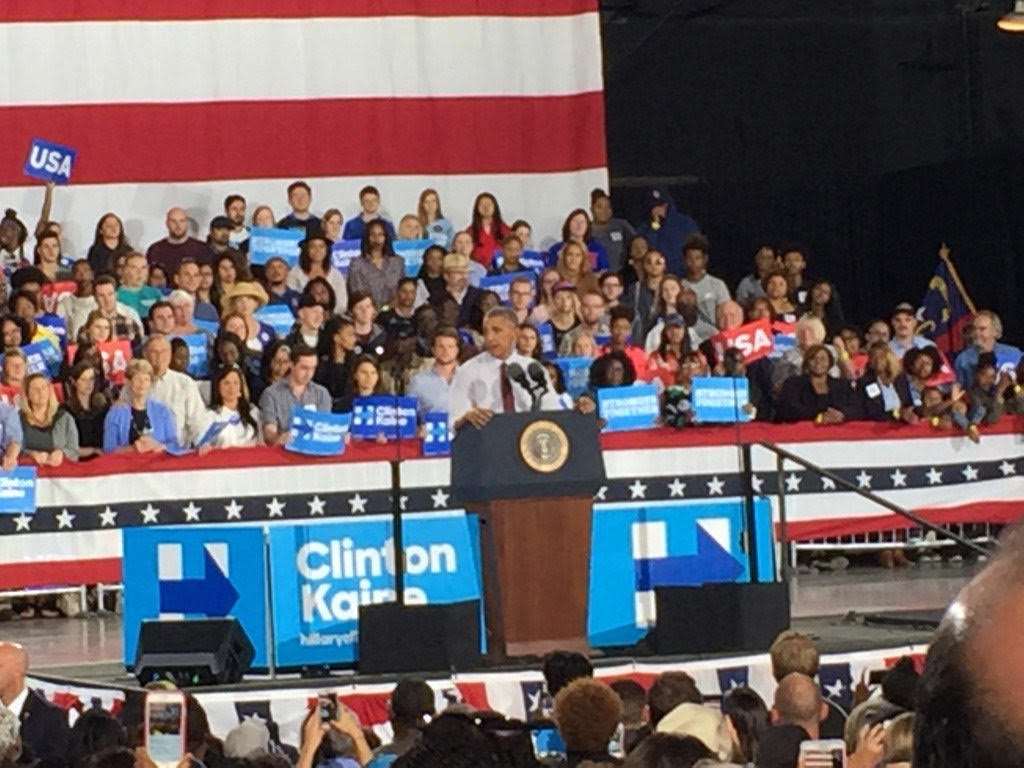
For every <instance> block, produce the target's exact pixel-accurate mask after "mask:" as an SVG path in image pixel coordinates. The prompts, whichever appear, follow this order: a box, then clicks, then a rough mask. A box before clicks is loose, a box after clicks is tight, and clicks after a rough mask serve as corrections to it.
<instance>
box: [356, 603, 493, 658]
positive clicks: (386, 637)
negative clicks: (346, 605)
mask: <svg viewBox="0 0 1024 768" xmlns="http://www.w3.org/2000/svg"><path fill="white" fill-rule="evenodd" d="M479 665H480V601H479V600H466V601H465V602H462V603H447V604H443V605H441V604H438V605H399V604H398V603H381V604H380V605H363V606H360V607H359V672H360V673H361V674H378V673H382V672H441V671H448V670H452V669H457V670H467V669H472V668H473V667H477V666H479Z"/></svg>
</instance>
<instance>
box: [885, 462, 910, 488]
mask: <svg viewBox="0 0 1024 768" xmlns="http://www.w3.org/2000/svg"><path fill="white" fill-rule="evenodd" d="M889 479H891V480H892V487H893V488H906V487H907V476H906V474H904V473H903V472H902V471H900V468H899V467H896V471H895V472H893V473H892V474H891V475H889Z"/></svg>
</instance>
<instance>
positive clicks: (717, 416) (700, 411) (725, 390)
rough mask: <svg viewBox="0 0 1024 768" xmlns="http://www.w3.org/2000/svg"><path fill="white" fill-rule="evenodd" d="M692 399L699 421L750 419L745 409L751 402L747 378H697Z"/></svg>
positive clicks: (725, 421)
mask: <svg viewBox="0 0 1024 768" xmlns="http://www.w3.org/2000/svg"><path fill="white" fill-rule="evenodd" d="M690 400H691V402H692V403H693V415H694V418H695V419H696V420H697V421H702V422H720V423H721V422H724V423H727V424H732V423H735V422H737V421H750V414H749V413H747V412H746V411H745V410H743V406H745V405H747V403H749V402H750V383H749V382H748V381H747V380H746V379H745V378H735V379H734V378H729V377H723V376H701V377H698V378H695V379H694V380H693V391H692V393H691V395H690Z"/></svg>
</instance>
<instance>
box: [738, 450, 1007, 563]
mask: <svg viewBox="0 0 1024 768" xmlns="http://www.w3.org/2000/svg"><path fill="white" fill-rule="evenodd" d="M757 445H759V446H761V447H762V448H764V449H766V450H769V451H771V452H772V453H774V454H775V455H776V456H779V457H781V458H782V459H785V460H786V461H792V462H793V463H794V464H799V465H800V466H802V467H803V468H804V469H809V470H811V471H812V472H815V473H817V474H818V475H820V476H821V477H827V478H828V479H829V480H831V481H832V482H833V483H835V484H836V485H839V486H842V487H843V488H845V489H846V490H848V491H852V492H853V493H856V494H857V495H859V496H863V497H864V498H865V499H867V500H868V501H873V502H874V503H875V504H878V505H879V506H881V507H885V508H886V509H888V510H889V511H890V512H895V513H896V514H897V515H900V516H901V517H905V518H907V519H908V520H910V521H911V522H912V523H914V524H915V525H916V526H918V527H919V528H924V529H925V530H928V531H934V532H935V533H936V534H940V535H942V536H945V537H947V538H949V539H952V540H953V541H955V542H956V543H957V544H960V545H961V546H964V547H967V548H968V549H970V550H972V551H974V552H977V553H978V554H979V555H986V556H988V555H991V554H992V550H990V549H988V548H986V547H983V546H982V545H981V544H978V543H977V542H974V541H971V540H970V539H968V538H965V537H963V536H961V535H959V534H956V533H953V531H951V530H949V529H948V528H944V527H942V526H941V525H938V524H936V523H932V522H930V521H928V520H925V519H924V518H923V517H921V516H920V515H916V514H914V513H913V512H911V511H909V510H907V509H904V508H903V507H901V506H900V505H899V504H894V503H893V502H891V501H889V500H888V499H883V498H882V497H881V496H879V495H878V494H876V493H873V492H871V491H866V490H864V489H863V488H861V487H860V486H858V485H854V484H853V483H851V482H850V481H849V480H846V479H845V478H842V477H840V476H839V475H837V474H836V473H835V472H832V471H830V470H828V469H825V468H824V467H819V466H818V465H817V464H813V463H812V462H810V461H808V460H807V459H804V458H801V457H800V456H797V455H796V454H795V453H790V452H789V451H787V450H786V449H785V448H780V447H779V446H778V445H776V444H775V443H768V442H759V443H757ZM779 469H780V472H779V493H780V494H781V495H783V496H784V494H785V491H784V490H783V484H782V479H781V475H782V471H781V469H782V462H781V461H780V462H779ZM784 503H785V502H783V504H784ZM783 508H784V507H783ZM783 525H784V523H783ZM783 538H784V539H785V534H784V533H783ZM783 543H784V544H785V543H787V542H785V541H784V542H783ZM787 565H788V562H787ZM783 570H784V571H785V570H786V567H785V566H784V568H783Z"/></svg>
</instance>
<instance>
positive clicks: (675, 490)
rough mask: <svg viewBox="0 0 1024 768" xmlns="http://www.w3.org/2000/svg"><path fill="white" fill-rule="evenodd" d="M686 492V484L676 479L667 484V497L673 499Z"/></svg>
mask: <svg viewBox="0 0 1024 768" xmlns="http://www.w3.org/2000/svg"><path fill="white" fill-rule="evenodd" d="M685 492H686V483H684V482H683V481H682V480H680V479H679V478H678V477H675V478H673V479H672V482H671V483H669V484H668V494H669V496H671V497H673V498H675V497H676V496H682V495H684V493H685Z"/></svg>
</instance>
